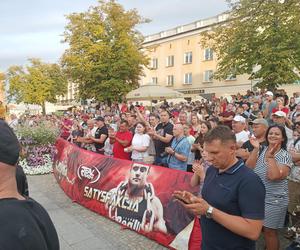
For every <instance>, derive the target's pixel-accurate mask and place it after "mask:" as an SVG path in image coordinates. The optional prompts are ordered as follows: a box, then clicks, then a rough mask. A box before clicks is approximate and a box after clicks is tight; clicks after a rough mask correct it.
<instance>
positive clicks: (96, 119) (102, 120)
mask: <svg viewBox="0 0 300 250" xmlns="http://www.w3.org/2000/svg"><path fill="white" fill-rule="evenodd" d="M95 121H101V122H104V118H103V117H102V116H98V117H96V118H95Z"/></svg>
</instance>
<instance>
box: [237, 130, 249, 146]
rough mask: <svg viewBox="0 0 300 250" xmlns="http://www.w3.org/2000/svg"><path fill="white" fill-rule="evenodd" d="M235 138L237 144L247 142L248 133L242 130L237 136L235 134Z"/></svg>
mask: <svg viewBox="0 0 300 250" xmlns="http://www.w3.org/2000/svg"><path fill="white" fill-rule="evenodd" d="M235 137H236V142H237V143H239V142H242V143H244V142H246V141H248V140H249V132H247V131H245V130H243V131H241V132H239V133H237V134H235Z"/></svg>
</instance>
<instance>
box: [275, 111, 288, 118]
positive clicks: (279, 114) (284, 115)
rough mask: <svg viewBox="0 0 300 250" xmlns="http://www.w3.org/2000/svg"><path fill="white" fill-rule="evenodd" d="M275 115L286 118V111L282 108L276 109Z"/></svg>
mask: <svg viewBox="0 0 300 250" xmlns="http://www.w3.org/2000/svg"><path fill="white" fill-rule="evenodd" d="M273 115H276V116H278V117H284V118H286V113H284V112H283V111H280V110H279V111H276V112H275V113H274V114H273Z"/></svg>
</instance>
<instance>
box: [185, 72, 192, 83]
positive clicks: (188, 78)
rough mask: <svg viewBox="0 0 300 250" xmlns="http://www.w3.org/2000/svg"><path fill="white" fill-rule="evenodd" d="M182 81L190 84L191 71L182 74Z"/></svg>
mask: <svg viewBox="0 0 300 250" xmlns="http://www.w3.org/2000/svg"><path fill="white" fill-rule="evenodd" d="M183 82H184V84H192V82H193V76H192V73H187V74H184V79H183Z"/></svg>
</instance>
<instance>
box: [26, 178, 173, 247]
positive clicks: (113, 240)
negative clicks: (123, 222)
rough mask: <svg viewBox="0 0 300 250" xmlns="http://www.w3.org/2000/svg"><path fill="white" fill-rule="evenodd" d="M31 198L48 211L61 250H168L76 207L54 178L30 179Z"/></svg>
mask: <svg viewBox="0 0 300 250" xmlns="http://www.w3.org/2000/svg"><path fill="white" fill-rule="evenodd" d="M27 178H28V182H29V192H30V196H31V197H32V198H33V199H35V200H36V201H38V202H39V203H41V204H42V205H43V206H44V208H45V209H46V210H47V211H48V213H49V215H50V217H51V218H52V220H53V223H54V225H55V227H56V230H57V233H58V235H59V239H60V247H61V250H75V249H76V250H87V249H88V250H96V249H103V250H106V249H111V250H118V249H122V250H127V249H128V250H140V249H156V250H163V249H167V248H165V247H163V246H161V245H159V244H158V243H156V242H155V241H152V240H149V239H147V238H146V237H144V236H141V235H139V234H137V233H135V232H133V231H131V230H122V229H121V226H120V225H118V224H117V223H115V222H113V221H111V220H109V219H107V218H105V217H102V216H100V215H98V214H96V213H94V212H92V211H90V210H88V209H86V208H84V207H82V206H81V205H78V204H77V203H73V202H72V201H71V199H69V198H68V197H67V196H66V195H65V193H64V192H63V191H62V190H61V188H60V187H59V185H58V184H57V182H56V180H55V178H54V176H53V175H52V174H49V175H39V176H28V177H27Z"/></svg>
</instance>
